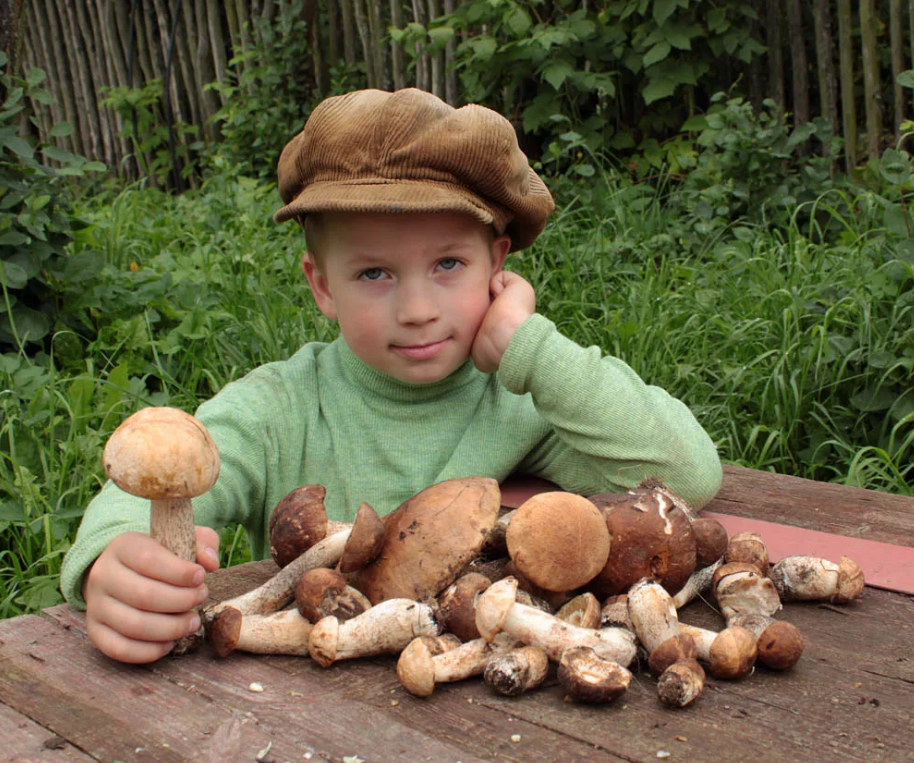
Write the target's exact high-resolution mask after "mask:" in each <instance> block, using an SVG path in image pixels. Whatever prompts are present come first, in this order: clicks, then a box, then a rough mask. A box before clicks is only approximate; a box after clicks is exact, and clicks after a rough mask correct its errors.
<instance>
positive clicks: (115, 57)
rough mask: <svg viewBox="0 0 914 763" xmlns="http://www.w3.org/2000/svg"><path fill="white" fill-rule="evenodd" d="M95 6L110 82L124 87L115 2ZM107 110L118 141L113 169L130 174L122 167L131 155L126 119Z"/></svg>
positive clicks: (124, 64)
mask: <svg viewBox="0 0 914 763" xmlns="http://www.w3.org/2000/svg"><path fill="white" fill-rule="evenodd" d="M90 4H91V3H90ZM93 7H94V11H95V14H94V15H95V19H96V23H97V25H98V28H99V30H100V32H101V37H102V42H103V45H104V46H105V50H104V57H105V60H106V61H107V62H108V65H109V67H110V69H109V77H110V84H111V85H112V86H113V87H124V86H126V85H127V62H126V61H125V60H124V56H123V48H122V46H121V44H120V42H118V40H117V37H118V29H117V19H116V17H115V14H114V3H111V2H107V0H94V5H93ZM105 111H106V112H107V114H108V123H109V124H110V125H112V129H113V131H114V132H113V136H114V137H115V139H116V141H117V165H115V167H114V168H113V169H117V171H118V174H121V172H122V171H125V170H126V172H127V174H128V175H129V172H130V171H129V169H127V168H124V170H122V169H121V163H122V162H123V160H124V158H125V157H127V156H129V155H130V144H129V143H128V142H127V138H126V137H125V136H124V134H123V133H124V132H125V127H126V126H125V124H124V119H123V117H122V116H121V113H120V112H119V111H117V110H116V109H105Z"/></svg>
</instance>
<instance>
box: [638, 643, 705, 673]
mask: <svg viewBox="0 0 914 763" xmlns="http://www.w3.org/2000/svg"><path fill="white" fill-rule="evenodd" d="M697 658H698V646H697V645H696V644H695V639H693V638H692V637H691V636H689V635H688V634H687V633H680V634H678V635H676V636H671V637H670V638H668V639H667V640H666V641H664V642H663V643H662V644H661V645H660V646H658V647H657V648H656V649H655V650H654V651H653V652H651V656H650V658H649V659H648V663H647V664H648V668H649V669H650V671H651V673H652V674H653V675H655V676H659V675H660V674H661V673H663V672H664V671H665V670H666V669H667V668H668V667H669V666H670V665H672V664H673V663H674V662H679V661H680V660H694V659H697Z"/></svg>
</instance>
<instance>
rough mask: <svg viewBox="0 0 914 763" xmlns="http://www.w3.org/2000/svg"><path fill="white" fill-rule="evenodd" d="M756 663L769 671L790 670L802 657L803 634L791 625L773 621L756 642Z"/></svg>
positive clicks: (782, 621)
mask: <svg viewBox="0 0 914 763" xmlns="http://www.w3.org/2000/svg"><path fill="white" fill-rule="evenodd" d="M756 649H757V650H758V661H759V662H760V663H761V664H762V665H764V666H765V667H766V668H770V669H771V670H790V668H792V667H793V666H794V665H796V664H797V662H798V661H799V659H800V657H801V656H802V655H803V634H802V633H801V632H800V629H799V628H797V626H796V625H794V624H793V623H788V622H786V621H784V620H775V621H773V622H772V623H771V624H770V625H769V626H768V627H767V628H765V630H764V631H762V634H761V635H760V636H759V637H758V641H757V642H756Z"/></svg>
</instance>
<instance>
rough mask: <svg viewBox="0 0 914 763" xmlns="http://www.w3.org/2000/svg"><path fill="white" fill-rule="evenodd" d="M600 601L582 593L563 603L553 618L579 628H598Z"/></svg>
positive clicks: (591, 595) (590, 594) (589, 594)
mask: <svg viewBox="0 0 914 763" xmlns="http://www.w3.org/2000/svg"><path fill="white" fill-rule="evenodd" d="M600 610H601V607H600V601H599V599H597V597H596V596H594V595H593V594H592V593H582V594H578V595H577V596H575V597H574V598H573V599H570V600H569V601H568V602H567V603H565V604H564V605H563V606H562V607H561V608H559V611H558V612H556V613H555V616H556V617H557V618H558V619H559V620H564V621H565V622H566V623H571V624H572V625H576V626H578V627H579V628H599V627H600V615H601V611H600Z"/></svg>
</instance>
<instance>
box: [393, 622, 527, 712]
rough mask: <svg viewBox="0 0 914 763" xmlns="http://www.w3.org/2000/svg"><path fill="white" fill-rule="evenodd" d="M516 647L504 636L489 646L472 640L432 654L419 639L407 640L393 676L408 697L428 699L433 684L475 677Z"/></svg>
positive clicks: (517, 642)
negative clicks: (395, 674)
mask: <svg viewBox="0 0 914 763" xmlns="http://www.w3.org/2000/svg"><path fill="white" fill-rule="evenodd" d="M518 646H520V642H519V641H518V640H517V639H515V638H512V637H511V636H509V635H508V634H507V633H501V634H499V635H498V636H497V637H496V638H495V639H494V640H493V641H492V642H491V643H490V642H488V641H486V640H485V639H482V638H476V639H473V640H472V641H467V642H466V643H465V644H460V645H459V646H456V647H454V648H453V649H450V650H447V651H446V652H443V653H439V654H435V653H434V651H433V650H432V649H430V648H429V645H428V643H427V642H426V641H425V640H424V639H421V638H416V639H414V640H413V641H411V642H410V643H409V644H408V645H407V647H406V648H405V649H404V650H403V651H402V652H401V653H400V659H399V660H397V677H398V678H399V679H400V683H401V684H403V688H405V689H406V690H407V691H408V692H409V693H410V694H414V695H415V696H417V697H429V696H431V694H432V692H434V691H435V685H436V684H441V683H450V682H452V681H462V680H464V679H465V678H470V677H471V676H478V675H479V674H480V673H482V672H483V671H484V670H485V667H486V665H487V664H488V662H489V660H491V659H492V658H493V657H495V656H498V655H500V654H505V653H507V652H510V651H512V650H514V649H516V648H517V647H518Z"/></svg>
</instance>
